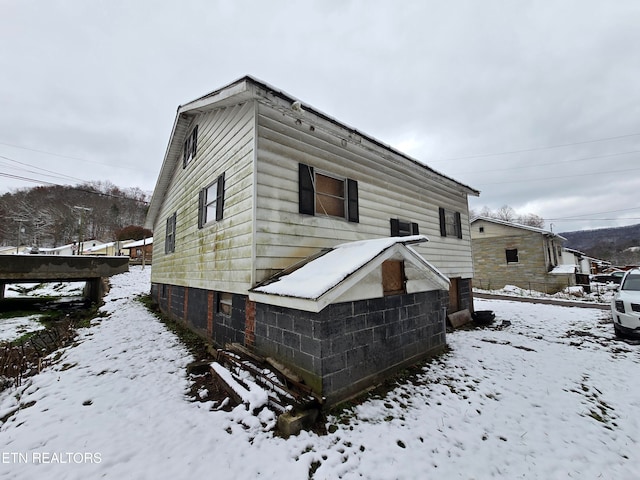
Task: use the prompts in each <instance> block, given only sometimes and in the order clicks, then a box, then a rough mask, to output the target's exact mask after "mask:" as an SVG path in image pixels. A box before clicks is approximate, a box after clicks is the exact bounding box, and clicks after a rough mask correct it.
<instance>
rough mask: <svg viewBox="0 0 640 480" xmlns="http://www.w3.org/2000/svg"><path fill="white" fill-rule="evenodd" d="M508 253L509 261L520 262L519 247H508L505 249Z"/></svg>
mask: <svg viewBox="0 0 640 480" xmlns="http://www.w3.org/2000/svg"><path fill="white" fill-rule="evenodd" d="M505 252H506V255H507V263H518V262H519V259H518V249H517V248H507V249H506V250H505Z"/></svg>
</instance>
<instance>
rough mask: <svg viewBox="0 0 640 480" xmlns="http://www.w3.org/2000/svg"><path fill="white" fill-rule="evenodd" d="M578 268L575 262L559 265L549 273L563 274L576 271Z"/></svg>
mask: <svg viewBox="0 0 640 480" xmlns="http://www.w3.org/2000/svg"><path fill="white" fill-rule="evenodd" d="M576 268H577V265H573V264H565V265H557V266H556V267H555V268H554V269H553V270H551V271H550V272H549V273H550V274H551V275H563V274H567V273H576Z"/></svg>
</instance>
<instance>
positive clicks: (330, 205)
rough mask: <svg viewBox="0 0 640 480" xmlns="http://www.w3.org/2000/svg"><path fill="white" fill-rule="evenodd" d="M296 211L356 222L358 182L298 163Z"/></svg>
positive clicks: (357, 214) (357, 219)
mask: <svg viewBox="0 0 640 480" xmlns="http://www.w3.org/2000/svg"><path fill="white" fill-rule="evenodd" d="M298 211H299V212H300V213H302V214H305V215H323V216H329V217H338V218H343V219H346V220H348V221H349V222H355V223H358V222H359V221H360V212H359V204H358V182H357V181H356V180H353V179H350V178H342V177H339V176H335V175H332V174H330V173H327V172H318V171H316V170H315V169H314V168H313V167H311V166H309V165H305V164H303V163H300V164H298Z"/></svg>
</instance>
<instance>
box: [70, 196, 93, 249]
mask: <svg viewBox="0 0 640 480" xmlns="http://www.w3.org/2000/svg"><path fill="white" fill-rule="evenodd" d="M73 208H75V209H78V210H80V218H79V219H78V225H79V228H78V255H82V243H83V242H84V230H83V226H84V225H83V222H82V220H83V218H84V212H91V211H92V210H93V209H92V208H87V207H79V206H77V205H76V206H74V207H73Z"/></svg>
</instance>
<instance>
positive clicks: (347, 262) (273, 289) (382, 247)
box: [249, 235, 449, 312]
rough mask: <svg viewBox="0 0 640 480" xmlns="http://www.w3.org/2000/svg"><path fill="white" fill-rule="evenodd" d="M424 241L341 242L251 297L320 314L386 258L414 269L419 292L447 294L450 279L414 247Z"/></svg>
mask: <svg viewBox="0 0 640 480" xmlns="http://www.w3.org/2000/svg"><path fill="white" fill-rule="evenodd" d="M426 241H428V239H427V237H426V236H424V235H412V236H406V237H386V238H379V239H372V240H361V241H356V242H349V243H343V244H340V245H337V246H335V247H333V248H331V249H328V250H326V251H324V252H321V253H320V254H319V255H315V256H313V257H309V258H307V259H306V260H305V261H303V262H300V263H299V264H298V265H296V266H294V267H292V268H291V269H287V270H285V271H284V272H282V273H281V274H279V275H278V276H276V277H274V278H272V279H270V280H268V281H266V282H264V283H263V284H261V285H258V286H257V287H255V288H253V289H251V290H250V291H249V299H250V300H253V301H256V302H259V303H266V304H270V305H279V306H283V307H288V308H295V309H298V310H306V311H311V312H319V311H321V310H322V309H323V308H324V307H326V306H327V305H329V304H331V303H334V302H335V301H339V300H340V298H341V297H342V296H343V295H344V294H346V293H347V292H348V291H349V290H351V289H353V288H354V287H355V286H357V285H358V283H359V282H361V281H363V280H364V279H365V278H366V277H367V276H369V275H371V274H372V273H373V272H375V271H376V270H379V269H380V267H381V265H382V263H383V262H384V261H386V260H403V261H404V262H405V265H408V266H409V267H410V268H409V269H408V270H410V272H411V274H410V275H411V277H412V278H411V279H410V280H412V281H415V282H419V283H420V287H418V289H416V290H415V291H428V290H448V289H449V279H448V278H447V277H445V276H444V275H443V274H442V273H441V272H440V271H439V270H438V269H437V268H435V267H434V266H433V265H431V264H430V263H429V262H428V261H427V260H425V259H424V257H422V256H421V255H420V254H419V253H418V252H416V251H415V250H414V249H413V248H411V247H410V245H411V244H415V243H421V242H426ZM408 293H412V292H411V291H409V292H408ZM371 298H373V297H371Z"/></svg>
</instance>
